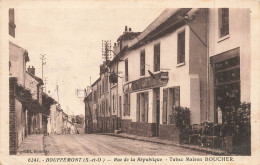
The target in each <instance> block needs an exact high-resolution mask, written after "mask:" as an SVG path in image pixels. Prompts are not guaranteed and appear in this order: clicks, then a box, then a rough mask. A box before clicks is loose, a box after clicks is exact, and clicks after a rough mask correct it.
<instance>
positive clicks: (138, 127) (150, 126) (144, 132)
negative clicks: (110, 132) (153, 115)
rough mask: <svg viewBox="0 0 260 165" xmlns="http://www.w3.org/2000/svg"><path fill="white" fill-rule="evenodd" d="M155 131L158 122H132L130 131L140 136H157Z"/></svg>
mask: <svg viewBox="0 0 260 165" xmlns="http://www.w3.org/2000/svg"><path fill="white" fill-rule="evenodd" d="M155 131H156V123H139V122H132V123H131V129H130V132H129V133H130V134H134V135H138V136H146V137H152V136H155Z"/></svg>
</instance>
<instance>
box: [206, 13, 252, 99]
mask: <svg viewBox="0 0 260 165" xmlns="http://www.w3.org/2000/svg"><path fill="white" fill-rule="evenodd" d="M209 11H210V12H209V18H210V19H209V55H210V56H214V55H217V54H220V53H222V52H225V51H228V50H231V49H234V48H237V47H239V48H240V79H241V101H250V73H249V71H250V68H251V65H250V59H251V54H250V53H251V50H250V49H251V47H250V10H249V9H235V8H230V9H229V33H230V34H229V38H227V39H225V40H222V41H220V39H219V32H218V10H217V9H210V10H209Z"/></svg>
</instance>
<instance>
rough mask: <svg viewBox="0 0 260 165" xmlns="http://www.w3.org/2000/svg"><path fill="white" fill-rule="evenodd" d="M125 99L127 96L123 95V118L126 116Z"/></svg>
mask: <svg viewBox="0 0 260 165" xmlns="http://www.w3.org/2000/svg"><path fill="white" fill-rule="evenodd" d="M126 97H127V95H126V94H125V95H124V101H123V114H124V116H125V115H126Z"/></svg>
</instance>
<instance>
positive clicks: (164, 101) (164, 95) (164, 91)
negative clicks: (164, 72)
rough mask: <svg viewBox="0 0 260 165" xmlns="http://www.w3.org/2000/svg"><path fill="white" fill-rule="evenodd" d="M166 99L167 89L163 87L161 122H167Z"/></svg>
mask: <svg viewBox="0 0 260 165" xmlns="http://www.w3.org/2000/svg"><path fill="white" fill-rule="evenodd" d="M167 99H168V89H163V114H162V115H163V116H162V120H163V124H167Z"/></svg>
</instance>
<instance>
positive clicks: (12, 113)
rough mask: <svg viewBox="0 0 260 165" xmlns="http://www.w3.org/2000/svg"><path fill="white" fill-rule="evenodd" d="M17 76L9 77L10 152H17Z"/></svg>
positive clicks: (12, 153) (13, 153) (11, 153)
mask: <svg viewBox="0 0 260 165" xmlns="http://www.w3.org/2000/svg"><path fill="white" fill-rule="evenodd" d="M16 82H17V78H9V154H10V155H15V154H16V152H17V148H18V144H17V133H16V129H17V128H16V112H15V84H16Z"/></svg>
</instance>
